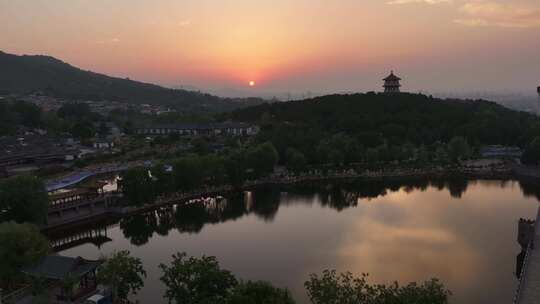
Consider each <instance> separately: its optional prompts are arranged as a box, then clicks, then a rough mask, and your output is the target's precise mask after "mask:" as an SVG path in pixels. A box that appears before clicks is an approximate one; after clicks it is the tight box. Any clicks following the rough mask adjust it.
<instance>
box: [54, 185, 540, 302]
mask: <svg viewBox="0 0 540 304" xmlns="http://www.w3.org/2000/svg"><path fill="white" fill-rule="evenodd" d="M534 191H535V187H526V186H524V185H522V184H520V183H518V182H500V181H475V182H465V181H454V182H437V183H428V182H420V183H414V184H407V185H405V184H395V183H393V184H384V183H358V184H354V185H346V186H343V185H341V186H333V187H329V186H325V187H320V188H318V189H317V188H315V189H295V190H290V189H289V190H287V191H285V190H283V189H281V190H264V191H262V190H261V191H255V192H246V193H244V194H241V195H238V197H233V198H228V199H226V200H223V201H219V202H218V201H215V200H213V201H209V202H208V203H206V204H204V205H203V204H197V205H192V206H184V207H180V206H176V207H174V208H168V209H162V210H160V211H157V212H153V213H150V214H146V215H143V216H136V217H133V218H129V219H124V220H122V221H120V222H119V223H112V224H111V225H108V226H107V229H106V230H107V237H108V238H110V241H108V242H106V243H104V244H102V245H101V246H100V248H98V247H97V246H96V245H93V244H91V243H88V244H83V245H79V246H78V247H74V248H70V249H67V250H64V251H62V252H61V254H64V255H69V256H83V257H85V258H89V259H97V258H99V257H100V256H101V255H103V254H109V253H111V252H113V251H114V250H122V249H127V250H130V251H131V253H132V255H133V256H136V257H140V258H141V259H142V260H143V262H144V265H145V268H146V270H147V272H148V278H147V279H146V285H145V287H144V289H142V290H141V291H140V292H139V294H138V295H137V296H136V297H135V298H138V299H139V300H141V302H142V303H156V304H158V303H165V301H164V300H163V298H162V295H163V292H164V287H163V286H162V284H161V282H160V281H159V277H160V271H159V269H158V265H159V264H160V263H166V262H168V261H169V260H170V257H171V255H172V254H173V253H175V252H177V251H186V252H188V254H190V255H194V256H200V255H203V254H205V255H214V256H216V257H217V258H218V259H219V261H220V263H221V266H222V267H223V268H225V269H229V270H231V271H232V272H233V273H234V274H236V275H237V276H238V277H239V278H242V279H246V280H247V279H251V280H267V281H271V282H272V283H274V284H275V285H277V286H281V287H287V288H289V289H290V290H291V292H292V293H293V295H294V296H295V298H296V299H297V300H298V302H299V303H302V304H303V303H308V300H307V297H306V294H305V290H304V287H303V283H304V281H305V280H306V279H307V278H308V275H309V274H310V273H314V272H316V273H320V272H321V271H322V270H324V269H328V268H331V269H337V270H339V271H346V270H349V271H352V272H354V273H356V274H361V273H363V272H367V273H369V274H370V277H371V280H372V281H373V282H381V283H382V282H385V283H390V282H392V281H394V280H397V281H399V282H401V283H407V282H410V281H424V280H428V279H430V278H432V277H437V278H440V279H441V280H442V281H443V282H444V283H445V284H446V285H447V287H448V288H449V289H451V290H452V292H453V296H452V301H451V302H452V303H456V304H466V303H494V304H498V303H501V304H502V303H511V300H512V297H513V294H514V290H515V287H516V279H515V276H514V272H515V265H516V256H517V255H518V254H519V252H520V247H519V245H518V244H517V243H516V236H517V221H518V220H519V218H520V217H526V218H534V217H535V215H536V212H537V210H538V206H539V205H538V199H537V198H536V196H537V195H536V196H535V195H534ZM104 227H105V226H104ZM104 227H103V228H104Z"/></svg>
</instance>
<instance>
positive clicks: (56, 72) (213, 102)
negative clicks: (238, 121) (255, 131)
mask: <svg viewBox="0 0 540 304" xmlns="http://www.w3.org/2000/svg"><path fill="white" fill-rule="evenodd" d="M0 67H2V68H0V91H3V92H9V93H14V94H27V93H31V92H37V91H40V92H43V93H44V94H45V95H50V96H54V97H57V98H64V99H72V100H81V99H82V100H96V101H97V100H114V101H122V102H129V103H135V104H137V103H149V104H164V105H168V106H172V107H179V108H182V109H184V110H193V111H209V112H216V111H217V112H221V111H229V110H233V109H236V108H240V107H243V106H247V105H255V104H258V103H260V102H262V100H261V99H258V98H221V97H218V96H213V95H210V94H205V93H200V92H193V91H188V90H181V89H170V88H165V87H162V86H159V85H156V84H151V83H145V82H140V81H135V80H131V79H129V78H126V79H124V78H119V77H112V76H109V75H106V74H101V73H97V72H93V71H85V70H83V69H80V68H78V67H76V66H73V65H71V64H69V63H66V62H64V61H62V60H60V59H57V58H55V57H52V56H47V55H14V54H9V53H6V52H3V51H0Z"/></svg>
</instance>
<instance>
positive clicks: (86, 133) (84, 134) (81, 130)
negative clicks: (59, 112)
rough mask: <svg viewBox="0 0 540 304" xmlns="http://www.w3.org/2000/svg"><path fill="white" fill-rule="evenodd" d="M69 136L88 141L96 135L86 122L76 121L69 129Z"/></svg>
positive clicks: (92, 127)
mask: <svg viewBox="0 0 540 304" xmlns="http://www.w3.org/2000/svg"><path fill="white" fill-rule="evenodd" d="M71 134H73V136H75V137H78V138H81V139H88V138H91V137H94V135H96V130H95V129H94V126H92V124H91V123H89V122H87V121H77V122H76V123H74V124H73V126H72V127H71Z"/></svg>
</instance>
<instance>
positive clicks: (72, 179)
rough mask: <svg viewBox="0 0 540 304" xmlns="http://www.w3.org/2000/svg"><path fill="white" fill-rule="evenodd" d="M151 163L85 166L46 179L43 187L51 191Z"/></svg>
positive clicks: (138, 162) (135, 162) (137, 162)
mask: <svg viewBox="0 0 540 304" xmlns="http://www.w3.org/2000/svg"><path fill="white" fill-rule="evenodd" d="M151 164H152V162H150V161H134V162H129V163H111V164H105V165H99V166H91V167H86V168H85V169H84V170H81V171H77V172H73V173H71V174H68V175H65V176H62V177H60V178H56V179H51V180H48V181H46V182H45V188H46V189H47V192H53V191H57V190H60V189H64V188H67V187H71V186H74V185H76V184H78V183H80V182H82V181H84V180H86V179H87V178H89V177H92V176H96V175H100V174H108V173H118V172H122V171H125V170H128V169H130V168H134V167H141V166H147V167H148V166H151Z"/></svg>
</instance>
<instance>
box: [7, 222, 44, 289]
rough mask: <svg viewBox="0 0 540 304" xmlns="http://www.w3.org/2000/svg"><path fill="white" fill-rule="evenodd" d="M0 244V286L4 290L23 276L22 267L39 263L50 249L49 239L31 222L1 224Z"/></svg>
mask: <svg viewBox="0 0 540 304" xmlns="http://www.w3.org/2000/svg"><path fill="white" fill-rule="evenodd" d="M0 244H1V246H0V288H3V289H4V290H10V289H11V288H12V287H13V284H14V283H16V282H17V281H18V280H20V279H21V278H22V273H21V268H22V267H24V266H31V265H33V264H35V263H37V262H38V261H39V260H40V259H41V258H43V257H44V256H45V255H47V253H48V252H49V251H50V247H49V241H48V240H47V239H46V238H45V237H44V236H43V235H42V234H41V233H40V232H39V229H38V228H37V227H36V226H34V225H30V224H17V223H14V222H7V223H2V224H0Z"/></svg>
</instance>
